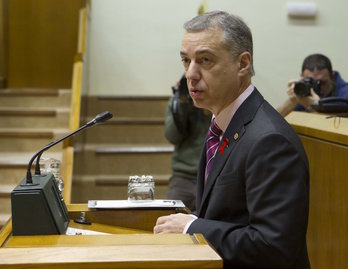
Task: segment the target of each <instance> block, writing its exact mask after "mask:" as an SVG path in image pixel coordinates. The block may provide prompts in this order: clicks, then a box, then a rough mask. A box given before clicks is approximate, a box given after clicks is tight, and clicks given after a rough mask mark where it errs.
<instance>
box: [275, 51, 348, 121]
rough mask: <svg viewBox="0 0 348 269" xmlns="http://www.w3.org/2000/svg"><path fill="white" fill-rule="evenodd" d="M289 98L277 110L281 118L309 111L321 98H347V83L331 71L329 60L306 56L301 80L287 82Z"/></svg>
mask: <svg viewBox="0 0 348 269" xmlns="http://www.w3.org/2000/svg"><path fill="white" fill-rule="evenodd" d="M287 94H288V96H289V98H288V99H287V100H286V101H285V102H284V104H283V105H282V106H280V107H278V108H277V110H278V112H279V113H280V114H281V115H282V116H284V117H285V116H286V115H287V114H289V113H290V112H291V111H293V110H295V111H310V110H311V105H313V104H317V103H318V101H319V99H321V98H323V97H331V96H332V97H343V98H348V83H346V82H345V81H344V80H343V79H342V78H341V76H340V74H339V73H338V72H337V71H333V70H332V65H331V62H330V59H329V58H328V57H326V56H325V55H322V54H312V55H309V56H307V57H306V58H305V59H304V61H303V64H302V73H301V79H300V80H298V81H296V80H291V81H289V82H288V89H287Z"/></svg>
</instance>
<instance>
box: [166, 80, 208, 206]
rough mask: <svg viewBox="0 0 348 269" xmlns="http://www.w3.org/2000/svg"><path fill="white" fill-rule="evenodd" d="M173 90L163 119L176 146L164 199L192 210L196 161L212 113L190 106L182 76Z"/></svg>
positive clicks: (168, 137)
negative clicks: (181, 203)
mask: <svg viewBox="0 0 348 269" xmlns="http://www.w3.org/2000/svg"><path fill="white" fill-rule="evenodd" d="M172 90H173V96H172V97H171V98H170V100H169V103H168V107H167V112H166V119H165V136H166V138H167V140H168V141H169V142H170V143H172V144H173V145H174V146H175V147H174V152H173V156H172V176H171V178H170V181H169V187H168V192H167V199H174V200H181V201H183V203H184V204H185V205H186V206H187V207H188V208H189V209H190V210H192V211H193V210H195V201H196V181H197V169H198V161H199V157H200V153H201V148H202V146H203V143H204V142H205V137H206V135H207V132H208V128H209V125H210V121H211V114H210V112H207V111H204V110H202V109H198V108H196V107H194V106H193V102H192V99H191V97H190V95H189V92H188V88H187V81H186V77H185V76H184V75H183V76H182V78H181V79H180V81H179V82H178V83H177V84H176V85H175V86H174V87H172Z"/></svg>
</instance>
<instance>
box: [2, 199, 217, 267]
mask: <svg viewBox="0 0 348 269" xmlns="http://www.w3.org/2000/svg"><path fill="white" fill-rule="evenodd" d="M68 210H69V215H70V217H71V215H74V214H71V213H73V212H75V213H76V215H78V214H77V213H78V212H79V211H81V210H83V211H84V212H86V211H87V213H92V214H87V216H90V217H91V218H94V219H98V217H99V220H100V221H101V222H102V223H96V222H93V223H92V225H81V224H76V223H74V222H73V221H72V220H70V224H69V227H74V228H81V229H88V230H93V231H102V232H107V233H110V234H107V235H49V236H12V234H11V230H12V225H11V221H9V222H8V223H7V225H6V226H5V227H4V228H3V229H2V230H1V233H0V246H1V248H0V268H62V267H63V268H69V269H71V268H149V269H150V268H151V269H152V268H222V259H221V257H220V256H219V255H218V254H217V253H216V252H215V251H214V250H213V249H212V248H211V247H210V245H209V244H208V243H207V241H206V240H205V239H204V237H203V236H202V235H200V234H195V235H192V236H190V235H188V234H163V235H161V234H159V235H155V234H153V233H152V232H151V231H149V230H148V229H144V230H143V229H136V228H134V227H131V228H129V227H122V226H115V225H113V224H112V223H113V222H114V221H115V220H110V219H109V218H110V214H111V215H112V214H114V216H113V218H112V219H115V214H116V215H117V214H118V213H120V214H121V215H122V216H123V217H124V216H126V215H127V214H130V213H131V211H119V212H118V211H113V212H107V211H102V212H100V213H101V214H100V215H99V214H98V211H95V210H94V211H91V212H89V209H88V208H87V207H86V206H85V205H68ZM143 214H145V215H146V214H147V215H150V216H156V217H157V215H158V214H161V213H159V212H158V211H156V210H154V212H149V211H145V212H143V211H139V212H133V214H131V215H133V216H134V215H137V217H138V218H140V219H142V218H143V216H141V215H143ZM162 214H163V212H162ZM105 216H107V219H104V217H105ZM116 219H118V218H117V217H116ZM124 221H125V220H122V221H121V222H122V223H124ZM152 221H153V220H152ZM152 221H150V223H152ZM110 222H111V224H110ZM138 225H139V224H138ZM126 226H127V225H126Z"/></svg>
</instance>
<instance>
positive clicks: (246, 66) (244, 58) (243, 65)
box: [238, 51, 251, 76]
mask: <svg viewBox="0 0 348 269" xmlns="http://www.w3.org/2000/svg"><path fill="white" fill-rule="evenodd" d="M238 60H239V73H240V74H241V75H243V76H244V75H247V74H250V69H251V54H250V52H248V51H244V52H242V53H241V54H240V55H239V57H238Z"/></svg>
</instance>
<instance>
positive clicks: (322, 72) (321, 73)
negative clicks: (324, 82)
mask: <svg viewBox="0 0 348 269" xmlns="http://www.w3.org/2000/svg"><path fill="white" fill-rule="evenodd" d="M303 75H304V76H313V77H322V78H326V77H330V73H329V70H328V69H327V68H324V69H317V68H316V69H314V70H309V69H305V70H304V71H303Z"/></svg>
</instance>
